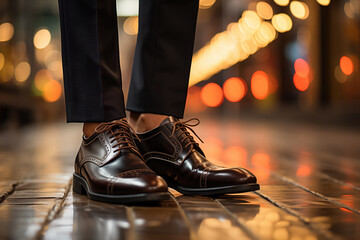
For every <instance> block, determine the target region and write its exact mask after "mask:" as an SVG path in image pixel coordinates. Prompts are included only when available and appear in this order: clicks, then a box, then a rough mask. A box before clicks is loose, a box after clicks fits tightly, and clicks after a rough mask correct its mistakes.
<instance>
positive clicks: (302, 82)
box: [293, 73, 310, 92]
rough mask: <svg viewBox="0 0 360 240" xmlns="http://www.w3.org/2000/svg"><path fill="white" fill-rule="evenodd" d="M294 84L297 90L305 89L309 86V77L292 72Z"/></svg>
mask: <svg viewBox="0 0 360 240" xmlns="http://www.w3.org/2000/svg"><path fill="white" fill-rule="evenodd" d="M293 81H294V85H295V87H296V88H297V89H298V90H299V91H302V92H303V91H306V90H307V89H308V88H309V85H310V80H309V77H308V76H306V77H301V76H299V75H298V74H297V73H295V74H294V78H293Z"/></svg>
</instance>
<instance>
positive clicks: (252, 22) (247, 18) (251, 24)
mask: <svg viewBox="0 0 360 240" xmlns="http://www.w3.org/2000/svg"><path fill="white" fill-rule="evenodd" d="M242 17H243V22H244V24H245V25H246V26H247V27H248V28H250V30H257V29H258V28H259V27H260V24H261V19H260V17H259V15H258V14H257V13H256V12H254V11H250V10H246V11H245V12H244V13H243V15H242Z"/></svg>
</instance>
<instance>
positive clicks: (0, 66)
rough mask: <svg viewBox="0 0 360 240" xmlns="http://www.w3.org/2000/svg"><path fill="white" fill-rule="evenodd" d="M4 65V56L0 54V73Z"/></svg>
mask: <svg viewBox="0 0 360 240" xmlns="http://www.w3.org/2000/svg"><path fill="white" fill-rule="evenodd" d="M4 64H5V56H4V54H2V53H0V71H1V69H2V68H3V67H4Z"/></svg>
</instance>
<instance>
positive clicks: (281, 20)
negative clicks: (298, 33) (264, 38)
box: [271, 13, 293, 33]
mask: <svg viewBox="0 0 360 240" xmlns="http://www.w3.org/2000/svg"><path fill="white" fill-rule="evenodd" d="M271 23H272V25H273V26H274V28H275V29H276V30H277V31H278V32H281V33H284V32H287V31H290V30H291V28H292V26H293V24H292V21H291V18H290V17H289V15H287V14H285V13H279V14H276V15H274V16H273V17H272V19H271Z"/></svg>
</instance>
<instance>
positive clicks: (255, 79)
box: [251, 71, 269, 100]
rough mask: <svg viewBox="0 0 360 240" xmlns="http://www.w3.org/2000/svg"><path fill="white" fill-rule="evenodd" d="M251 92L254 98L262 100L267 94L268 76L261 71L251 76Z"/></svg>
mask: <svg viewBox="0 0 360 240" xmlns="http://www.w3.org/2000/svg"><path fill="white" fill-rule="evenodd" d="M251 92H252V94H253V95H254V97H255V98H256V99H259V100H263V99H265V98H266V97H267V96H268V94H269V77H268V75H267V74H266V73H265V72H263V71H257V72H255V73H254V74H253V76H252V78H251Z"/></svg>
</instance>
